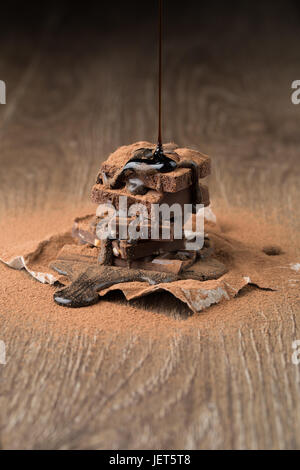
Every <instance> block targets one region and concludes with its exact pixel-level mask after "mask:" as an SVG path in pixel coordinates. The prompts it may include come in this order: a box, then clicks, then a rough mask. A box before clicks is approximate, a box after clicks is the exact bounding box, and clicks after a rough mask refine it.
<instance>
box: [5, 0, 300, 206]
mask: <svg viewBox="0 0 300 470" xmlns="http://www.w3.org/2000/svg"><path fill="white" fill-rule="evenodd" d="M157 4H158V2H157V1H155V0H144V1H142V2H141V1H136V0H130V1H127V2H125V1H113V2H102V1H98V2H89V1H86V2H81V3H75V2H67V1H62V2H54V1H51V2H47V1H46V2H36V3H35V2H23V3H22V4H20V3H16V2H14V1H11V2H9V3H8V4H7V3H5V4H4V5H1V15H0V79H1V80H5V82H6V85H7V104H6V105H1V106H0V162H1V173H0V188H1V190H2V209H4V208H6V209H9V208H11V207H12V206H14V207H15V206H18V207H19V206H23V205H24V206H29V207H31V206H32V204H35V205H40V204H45V203H46V202H47V201H48V202H49V201H52V200H53V197H52V196H53V194H54V193H55V194H63V197H64V198H65V199H67V200H70V201H75V202H76V203H78V202H80V201H83V200H86V199H87V198H88V194H89V190H90V186H91V184H92V183H93V180H94V176H95V174H96V172H97V170H98V167H99V165H100V163H101V161H103V160H104V159H105V158H106V157H107V155H108V154H109V153H110V152H111V151H113V150H114V149H115V148H116V147H118V146H119V145H121V144H127V143H130V142H132V141H137V140H150V141H151V140H152V141H155V140H156V136H157V130H156V128H157V112H156V111H157ZM164 12H165V16H164V24H165V31H164V85H163V87H164V88H163V89H164V101H163V104H164V126H163V127H164V140H165V141H170V140H172V141H176V142H177V143H178V144H180V145H190V146H193V147H197V148H199V149H201V150H202V151H203V152H206V153H209V154H211V155H212V156H213V159H214V160H213V161H214V173H213V176H212V179H211V182H210V185H211V188H212V194H213V197H214V198H215V199H216V200H217V199H219V200H222V201H223V202H224V201H225V202H226V203H227V204H235V205H240V204H241V205H245V204H248V205H249V206H250V207H252V208H254V207H255V208H257V207H258V206H260V205H261V201H262V199H263V201H264V207H266V204H267V203H269V204H271V205H274V204H276V203H281V202H282V200H283V199H285V200H286V201H287V200H288V201H289V205H291V204H296V203H297V202H298V200H297V198H298V193H296V192H295V191H296V189H295V188H296V187H297V184H298V183H297V182H298V176H299V160H300V159H299V150H298V149H299V144H300V135H299V128H300V107H297V106H294V105H292V103H291V83H292V82H293V81H294V80H296V79H300V45H299V44H300V41H299V39H300V3H299V1H296V0H289V1H286V0H285V1H283V0H278V1H276V2H274V1H270V0H260V1H246V0H239V1H233V0H232V1H226V2H225V1H212V2H199V1H196V0H186V1H181V2H180V1H176V0H164ZM66 175H67V177H66ZM233 182H234V188H233ZM279 186H280V188H281V191H283V193H284V195H283V193H281V192H280V191H278V187H279ZM254 187H255V188H256V189H255V190H253V188H254ZM74 188H76V190H75V189H74ZM263 188H268V190H264V189H263ZM9 210H11V209H9Z"/></svg>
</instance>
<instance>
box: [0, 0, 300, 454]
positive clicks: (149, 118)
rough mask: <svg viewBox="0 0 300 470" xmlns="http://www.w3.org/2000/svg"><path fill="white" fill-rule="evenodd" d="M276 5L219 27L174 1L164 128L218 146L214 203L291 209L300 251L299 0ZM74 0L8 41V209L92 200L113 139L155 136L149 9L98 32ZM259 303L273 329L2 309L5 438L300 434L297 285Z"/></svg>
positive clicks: (84, 442) (78, 444) (1, 208)
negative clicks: (141, 323) (13, 313)
mask: <svg viewBox="0 0 300 470" xmlns="http://www.w3.org/2000/svg"><path fill="white" fill-rule="evenodd" d="M264 5H267V2H256V5H253V6H252V9H251V11H250V12H249V15H245V14H244V13H243V11H242V7H238V6H236V8H235V9H234V10H233V11H232V14H231V19H230V23H229V24H228V25H227V23H226V22H224V16H223V15H225V10H224V8H225V7H220V8H221V9H220V11H219V15H218V16H212V17H210V16H209V18H213V21H212V20H211V21H210V22H209V24H208V25H207V24H206V23H205V21H204V19H203V18H202V16H201V14H200V13H199V12H198V13H197V14H195V12H194V11H193V8H192V7H187V10H186V14H183V15H182V17H181V18H180V20H179V19H178V18H179V17H178V16H176V15H175V14H174V17H173V16H172V15H171V17H172V20H173V21H172V22H170V23H169V26H168V30H167V32H168V41H167V43H166V49H165V54H166V61H167V63H166V69H165V79H164V90H165V91H164V104H165V115H164V135H165V140H166V141H170V140H173V141H175V142H177V143H178V144H180V145H182V146H185V145H188V146H194V147H196V148H199V149H200V150H201V151H203V152H204V153H208V154H210V155H212V157H213V164H214V172H213V175H212V177H211V178H210V181H209V184H210V189H211V194H212V199H213V201H214V203H215V205H217V204H218V201H222V204H223V205H225V206H226V207H227V208H228V209H229V210H230V208H231V207H238V206H240V207H245V206H248V207H249V209H250V210H251V211H259V212H260V214H262V215H263V217H265V219H266V220H267V219H268V218H269V216H270V215H272V216H275V217H276V218H277V221H278V222H279V223H282V220H283V218H285V220H286V218H287V219H288V221H289V224H290V227H291V228H293V232H291V233H293V234H294V235H291V246H292V247H293V248H294V250H295V256H297V255H298V256H299V254H300V245H299V236H298V235H297V230H299V228H300V204H299V196H300V188H299V170H300V158H299V145H300V133H299V129H300V108H299V107H297V106H293V105H292V104H291V99H290V95H291V83H292V81H294V80H296V79H299V78H300V66H299V64H300V48H299V47H296V44H298V42H299V32H300V19H299V11H298V10H296V7H294V6H293V5H294V4H292V3H290V4H289V3H288V4H286V5H285V6H284V3H283V2H278V5H277V6H275V5H273V4H272V9H271V11H270V9H268V8H267V7H266V6H264ZM175 13H176V12H175ZM69 14H70V13H69V12H68V10H67V11H64V10H63V9H61V10H59V11H54V12H52V11H51V10H50V14H48V15H45V18H46V19H45V21H43V22H42V21H41V22H40V23H39V24H40V26H39V28H36V29H35V30H34V33H32V34H31V35H29V34H26V32H24V31H21V32H20V31H19V30H18V28H17V25H16V27H15V28H13V27H12V29H11V33H10V34H7V35H5V36H3V39H2V42H1V58H0V65H1V68H0V72H1V76H0V78H1V79H3V80H5V81H6V83H7V88H8V97H7V105H6V106H1V107H0V161H1V172H0V193H1V200H0V217H1V221H3V220H5V217H6V216H7V215H8V214H21V213H22V212H23V211H24V210H27V209H29V210H35V209H38V208H42V207H43V208H51V207H55V204H56V198H57V195H58V194H59V195H60V196H63V198H64V199H65V200H66V201H68V202H69V203H70V204H73V205H74V206H76V205H77V204H80V203H82V201H84V200H86V199H87V198H88V197H89V192H90V188H91V186H92V184H93V182H94V179H95V176H96V174H97V170H98V169H99V165H100V163H101V162H102V161H103V160H104V159H105V158H106V156H107V155H108V154H109V153H110V152H112V151H113V150H114V149H116V148H117V147H118V146H119V145H122V144H128V143H130V142H134V141H138V140H145V139H146V140H154V139H155V136H156V108H155V104H156V89H155V86H154V85H153V83H155V82H154V80H155V69H154V66H155V63H156V62H155V61H156V56H155V53H156V49H155V47H153V41H154V40H155V31H153V25H152V24H151V22H150V21H146V22H145V23H143V24H140V23H138V24H137V25H135V30H134V34H132V30H131V28H130V24H129V25H128V26H126V25H123V26H122V28H123V29H122V30H120V28H119V26H120V24H119V22H118V21H117V24H114V26H112V27H111V31H110V32H107V30H106V29H105V28H103V29H101V19H99V24H98V27H97V28H95V27H94V25H93V24H92V26H91V28H90V30H89V31H88V32H87V31H86V30H83V29H81V28H80V26H79V23H76V21H75V22H74V23H73V22H72V17H71V20H69V22H68V18H69V16H68V15H69ZM262 17H263V18H264V21H263V20H262V19H261V18H262ZM174 18H175V19H174ZM137 37H138V38H140V40H139V41H137V39H136V38H137ZM2 74H3V75H2ZM1 275H5V274H4V271H3V270H1ZM118 301H119V302H120V305H122V303H124V302H125V301H124V300H123V299H122V298H120V299H119V300H118ZM145 302H146V301H145V300H141V301H138V302H137V303H136V305H137V306H139V305H142V306H144V305H145ZM172 302H173V301H172V300H170V298H169V297H167V296H165V297H163V298H161V297H160V298H157V297H155V296H154V298H153V300H152V303H151V305H150V306H149V312H150V314H152V313H153V314H154V312H156V313H157V312H160V313H162V312H163V311H164V310H165V311H168V312H169V311H171V313H170V314H171V315H173V316H174V317H175V318H176V317H179V316H180V315H182V316H183V317H184V316H185V315H186V313H187V312H186V309H185V307H184V306H181V305H179V304H178V303H176V302H174V303H172ZM167 305H168V306H167ZM212 314H213V310H212ZM257 315H260V316H261V317H262V323H260V326H259V328H254V327H253V326H252V327H249V325H247V323H246V322H245V325H243V324H241V325H239V327H238V328H235V329H230V328H226V325H225V326H224V327H223V328H220V329H219V330H218V331H217V333H216V331H214V332H213V333H212V332H210V331H202V330H201V329H198V330H196V331H194V332H193V334H192V335H185V334H182V333H180V329H178V331H174V337H173V338H171V339H168V340H165V339H164V338H161V339H160V340H157V339H156V340H151V338H150V337H149V336H147V338H146V339H145V338H143V337H139V335H136V336H135V335H133V334H132V333H130V334H128V335H127V336H126V335H125V336H124V335H123V336H120V335H118V334H117V333H116V334H115V335H112V336H111V338H109V339H108V338H106V337H105V338H104V336H103V334H102V332H101V330H99V331H98V332H95V335H94V336H93V337H91V336H90V335H88V334H86V333H85V332H84V331H77V332H74V331H72V332H69V333H68V334H67V335H66V336H64V337H63V338H58V337H57V335H55V334H54V331H53V330H52V326H51V323H49V325H45V330H44V331H40V330H38V329H35V328H34V325H32V328H26V329H24V328H23V327H22V325H19V326H18V327H17V328H16V327H15V325H13V324H12V323H11V321H10V319H9V316H7V315H6V316H3V317H2V316H1V318H0V339H2V340H4V341H5V343H6V346H7V352H8V362H7V365H6V366H0V443H1V448H5V449H7V448H14V449H20V448H26V449H41V448H43V449H44V448H49V449H83V448H88V449H103V448H109V449H148V448H149V449H152V448H154V449H181V448H184V449H224V448H225V449H275V448H277V449H295V448H296V449H299V447H300V437H299V436H300V401H299V393H300V370H299V368H297V367H295V366H294V365H293V364H292V362H291V356H292V352H293V351H292V342H293V341H294V340H295V339H300V330H299V327H300V308H299V305H295V304H293V303H291V301H290V299H289V298H288V296H287V298H286V301H285V302H283V303H282V304H280V305H278V304H275V303H274V304H273V305H272V306H271V307H270V304H268V305H267V306H265V304H264V303H263V302H262V304H261V309H260V310H259V312H257ZM261 325H263V326H261ZM45 338H46V340H45ZM178 383H180V386H178Z"/></svg>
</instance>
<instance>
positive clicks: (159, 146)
mask: <svg viewBox="0 0 300 470" xmlns="http://www.w3.org/2000/svg"><path fill="white" fill-rule="evenodd" d="M158 6H159V21H158V139H157V148H156V152H157V153H158V154H162V153H163V144H162V28H163V7H162V0H159V5H158Z"/></svg>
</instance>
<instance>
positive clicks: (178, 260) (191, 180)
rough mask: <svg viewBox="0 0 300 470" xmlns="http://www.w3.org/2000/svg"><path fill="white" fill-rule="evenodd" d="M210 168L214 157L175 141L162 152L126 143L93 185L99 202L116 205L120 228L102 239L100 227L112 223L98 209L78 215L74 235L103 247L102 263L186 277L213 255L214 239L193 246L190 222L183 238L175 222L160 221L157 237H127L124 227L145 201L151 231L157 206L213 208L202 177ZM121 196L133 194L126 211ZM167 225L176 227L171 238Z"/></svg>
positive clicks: (143, 144) (146, 222) (146, 224)
mask: <svg viewBox="0 0 300 470" xmlns="http://www.w3.org/2000/svg"><path fill="white" fill-rule="evenodd" d="M210 171H211V164H210V158H209V157H207V156H205V155H203V154H201V153H200V152H198V151H195V150H191V149H186V148H184V149H183V148H179V147H178V146H176V145H175V144H167V145H164V146H163V149H161V151H160V153H159V152H158V150H157V148H156V146H155V145H153V144H150V143H149V142H138V143H135V144H133V145H129V146H124V147H120V148H119V149H118V150H117V151H116V152H114V153H113V154H111V155H110V157H109V158H108V159H107V160H106V161H105V162H104V163H103V164H102V166H101V168H100V171H99V173H98V177H97V181H96V184H95V185H94V186H93V188H92V200H93V202H95V203H96V204H97V205H98V206H99V205H105V204H112V205H113V207H114V208H115V211H116V225H115V229H114V230H113V231H111V232H110V236H109V239H107V240H105V239H100V238H101V237H99V231H100V230H101V224H102V223H103V222H104V221H107V214H103V213H101V214H99V213H96V216H95V215H91V216H87V217H84V218H80V219H77V220H76V221H75V224H74V227H73V235H74V237H76V238H77V239H78V240H79V241H80V243H82V244H88V245H90V246H93V247H96V248H97V249H98V250H99V256H98V262H99V263H100V264H106V265H112V266H118V267H127V268H128V267H129V268H132V269H141V270H149V271H158V272H169V273H173V274H177V275H181V274H182V273H184V272H185V271H186V272H187V271H188V270H189V269H190V268H191V266H193V265H194V264H195V263H196V261H197V260H199V259H205V258H206V257H208V256H209V255H210V254H211V247H210V242H209V240H208V238H205V239H204V246H203V247H201V249H199V250H196V249H195V250H189V249H188V245H189V244H188V240H186V238H185V235H184V234H185V231H184V226H183V227H182V230H183V238H182V239H180V240H179V239H177V237H176V238H175V237H174V220H171V221H167V222H165V221H164V220H162V219H160V220H159V226H160V230H159V233H158V235H157V236H156V237H155V238H153V237H150V236H149V238H148V239H138V240H135V239H134V240H133V239H131V238H130V237H129V236H128V235H127V237H124V235H123V234H124V233H126V234H127V233H128V232H127V230H125V232H124V231H123V230H121V229H122V227H123V228H124V227H126V228H128V226H129V225H130V223H132V222H134V219H135V216H131V215H128V212H127V211H129V209H130V207H131V206H132V205H136V204H142V205H143V206H145V209H147V212H148V214H149V219H147V218H146V219H144V220H143V222H142V227H140V228H139V229H140V231H141V229H142V228H143V229H147V230H148V229H149V232H148V233H149V234H151V227H150V225H151V218H150V215H151V208H152V205H153V204H158V205H160V206H161V205H162V204H167V205H168V206H170V207H171V206H172V205H173V204H175V203H176V204H179V205H181V206H182V213H184V205H186V204H189V205H194V206H196V204H203V205H204V206H205V207H207V206H209V203H210V202H209V193H208V188H207V186H206V185H204V184H203V183H202V180H203V179H204V178H206V177H207V176H208V175H209V174H210ZM121 196H126V198H127V199H126V206H127V207H126V213H125V215H124V213H123V212H122V211H123V210H124V207H122V211H121V207H120V200H121V199H120V197H121ZM123 201H124V199H123ZM129 214H130V211H129ZM165 225H166V227H165ZM165 228H166V229H169V231H170V237H168V239H164V237H163V236H162V233H163V229H165ZM121 232H122V235H123V236H121ZM189 246H190V245H189Z"/></svg>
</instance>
